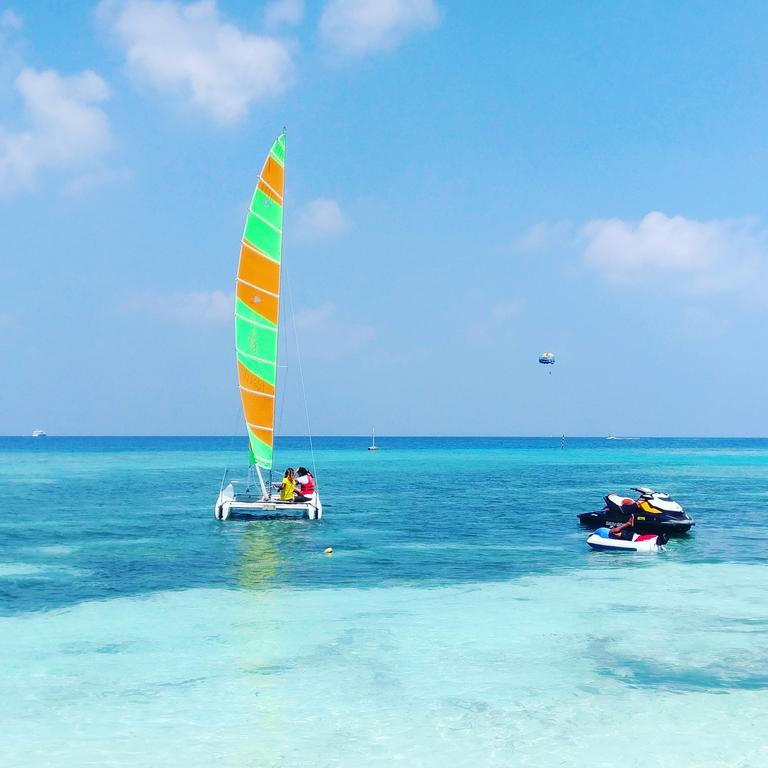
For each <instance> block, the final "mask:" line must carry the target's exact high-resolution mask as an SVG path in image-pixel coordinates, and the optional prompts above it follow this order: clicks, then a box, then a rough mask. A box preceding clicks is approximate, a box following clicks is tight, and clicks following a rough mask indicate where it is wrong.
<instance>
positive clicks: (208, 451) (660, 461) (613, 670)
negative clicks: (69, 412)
mask: <svg viewBox="0 0 768 768" xmlns="http://www.w3.org/2000/svg"><path fill="white" fill-rule="evenodd" d="M366 444H367V440H365V439H362V438H361V439H352V438H336V439H333V438H325V439H322V438H321V439H319V440H318V441H317V444H316V448H317V458H318V464H319V469H320V481H321V484H322V490H323V495H324V501H325V503H326V511H325V518H324V520H323V521H321V522H320V523H309V522H285V521H279V522H267V523H264V522H259V523H253V522H245V521H228V522H227V523H217V522H216V521H214V519H213V515H212V506H213V501H214V499H215V496H216V492H217V491H218V484H219V480H220V477H221V472H222V470H223V467H224V466H227V465H237V463H238V462H239V461H240V460H241V456H242V455H243V447H244V446H243V444H242V441H239V440H236V439H228V438H162V439H161V438H140V439H139V438H120V439H118V438H58V439H57V438H48V439H45V440H35V441H33V440H31V439H27V438H1V439H0V459H2V461H1V462H0V498H1V499H2V508H1V511H0V653H2V658H3V660H4V664H3V670H2V672H0V722H2V723H3V738H2V739H1V740H0V765H3V766H24V767H26V766H35V767H36V766H75V765H77V766H81V765H100V766H176V765H187V766H209V765H211V764H213V763H214V762H218V763H219V764H221V765H226V766H229V765H232V766H240V765H242V766H275V767H277V766H280V767H285V768H288V767H289V766H359V765H374V766H377V765H382V766H383V765H392V764H399V765H408V766H441V768H444V767H445V766H469V765H472V766H476V765H483V766H486V765H487V766H509V765H523V766H525V765H531V766H549V765H552V766H574V767H576V766H615V765H630V766H633V765H638V766H639V765H641V764H642V765H646V764H653V765H662V766H666V765H669V766H740V767H742V768H743V767H745V766H763V765H766V764H768V738H767V737H766V736H765V735H764V734H766V733H768V690H767V689H768V642H766V641H767V640H768V597H766V595H768V589H767V588H768V568H767V566H768V547H766V544H767V543H768V535H766V532H765V529H764V524H765V519H766V511H765V510H766V504H767V503H768V440H650V439H648V440H645V439H644V440H638V441H606V440H602V439H600V440H598V439H595V440H588V439H581V440H569V441H568V442H567V444H566V447H565V448H564V449H561V448H560V441H559V439H558V440H546V439H516V440H513V439H470V438H463V439H436V438H435V439H412V438H408V439H406V438H400V439H395V438H390V439H386V438H382V440H381V446H382V450H381V451H379V452H378V453H369V452H367V451H366V450H365V446H366ZM278 455H279V456H280V460H281V461H282V462H283V463H286V464H289V463H290V464H294V465H295V464H297V463H305V464H306V463H307V461H308V456H307V452H306V446H305V443H304V442H303V441H299V440H298V439H297V440H292V439H286V440H284V441H283V442H282V444H281V445H280V446H279V452H278ZM636 483H643V484H648V485H652V486H655V487H658V488H662V489H664V490H667V491H669V492H670V493H672V494H673V496H674V497H675V498H677V499H678V500H679V501H681V502H682V503H683V504H684V505H685V507H686V509H687V510H688V511H689V512H690V513H691V514H692V515H693V516H694V517H695V519H696V521H697V526H696V528H695V530H694V533H693V534H691V535H690V536H688V537H686V538H685V539H679V540H675V541H673V542H672V543H671V545H670V546H669V548H668V551H667V552H665V553H663V554H660V555H657V556H629V557H616V556H611V555H605V554H601V553H592V552H590V551H589V550H588V548H587V547H586V545H585V543H584V541H585V538H586V533H585V532H584V531H583V530H581V529H580V528H579V527H578V525H577V523H576V518H575V515H576V513H577V512H580V511H584V510H589V509H592V508H596V507H597V506H599V504H600V502H601V496H602V495H603V493H606V492H608V491H609V490H619V491H620V490H623V489H626V488H628V487H629V486H631V485H634V484H636ZM329 545H330V546H333V547H334V550H335V552H334V555H333V556H332V557H325V556H323V554H322V551H323V549H324V548H325V547H326V546H329Z"/></svg>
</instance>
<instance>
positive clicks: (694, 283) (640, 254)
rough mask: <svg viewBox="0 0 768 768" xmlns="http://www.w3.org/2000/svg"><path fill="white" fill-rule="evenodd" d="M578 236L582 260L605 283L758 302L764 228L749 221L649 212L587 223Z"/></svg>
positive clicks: (764, 263)
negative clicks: (654, 284)
mask: <svg viewBox="0 0 768 768" xmlns="http://www.w3.org/2000/svg"><path fill="white" fill-rule="evenodd" d="M580 235H581V238H582V239H583V241H584V243H585V248H584V262H585V263H586V264H587V266H589V267H590V268H592V269H594V270H596V271H597V272H598V273H599V274H600V275H602V276H603V277H604V278H605V279H607V280H609V281H611V282H615V283H632V282H636V281H641V282H646V281H648V280H660V281H665V282H666V283H668V284H669V285H671V286H672V287H674V288H677V289H680V290H683V291H685V292H688V293H692V294H699V295H707V294H716V293H737V294H741V295H743V296H745V297H750V298H761V300H762V301H764V299H762V293H763V288H762V286H764V285H765V281H766V279H767V278H768V232H766V230H765V229H764V228H762V227H760V226H758V224H757V222H756V221H755V220H753V219H720V220H710V221H698V220H696V219H687V218H684V217H682V216H666V215H665V214H663V213H659V212H652V213H649V214H648V215H647V216H645V217H644V218H643V219H641V220H640V221H638V222H627V221H623V220H621V219H600V220H595V221H590V222H587V223H586V224H585V225H584V226H583V227H582V228H581V230H580Z"/></svg>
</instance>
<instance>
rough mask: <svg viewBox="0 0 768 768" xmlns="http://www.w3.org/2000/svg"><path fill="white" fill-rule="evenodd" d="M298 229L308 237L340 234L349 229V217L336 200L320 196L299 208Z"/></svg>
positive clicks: (308, 238)
mask: <svg viewBox="0 0 768 768" xmlns="http://www.w3.org/2000/svg"><path fill="white" fill-rule="evenodd" d="M296 219H297V220H296V231H297V232H298V234H299V236H300V237H302V238H304V239H306V240H312V239H319V238H322V237H330V236H332V235H339V234H341V233H342V232H346V230H348V229H349V219H348V218H347V216H346V215H345V214H344V211H342V210H341V206H340V205H339V204H338V202H337V201H336V200H331V199H330V198H327V197H318V198H316V199H314V200H310V202H308V203H307V204H306V205H305V206H304V207H303V208H301V209H300V210H299V213H298V215H297V217H296Z"/></svg>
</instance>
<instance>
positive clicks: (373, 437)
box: [368, 427, 379, 451]
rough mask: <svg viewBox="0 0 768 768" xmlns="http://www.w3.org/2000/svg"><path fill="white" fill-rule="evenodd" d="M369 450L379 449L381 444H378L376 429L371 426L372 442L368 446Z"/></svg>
mask: <svg viewBox="0 0 768 768" xmlns="http://www.w3.org/2000/svg"><path fill="white" fill-rule="evenodd" d="M368 450H369V451H378V450H379V446H378V445H376V429H375V428H374V427H371V444H370V445H369V446H368Z"/></svg>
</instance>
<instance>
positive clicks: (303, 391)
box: [285, 275, 320, 492]
mask: <svg viewBox="0 0 768 768" xmlns="http://www.w3.org/2000/svg"><path fill="white" fill-rule="evenodd" d="M285 287H286V293H287V294H288V304H289V305H290V310H291V324H292V325H293V338H294V343H295V344H296V363H297V366H298V369H299V381H300V382H301V394H302V397H303V398H304V414H305V416H306V418H307V436H308V437H309V453H310V456H311V457H312V472H313V474H314V476H315V489H316V491H318V492H319V488H320V484H319V483H318V481H317V463H316V462H315V446H314V443H313V441H312V426H311V425H310V423H309V406H308V404H307V389H306V386H305V385H304V369H303V367H302V365H301V347H300V346H299V334H298V332H297V330H296V311H295V308H294V304H293V291H292V290H291V282H290V280H289V279H288V276H287V275H286V280H285Z"/></svg>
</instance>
